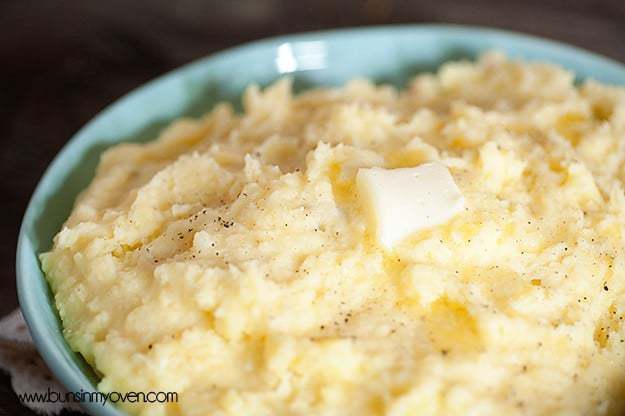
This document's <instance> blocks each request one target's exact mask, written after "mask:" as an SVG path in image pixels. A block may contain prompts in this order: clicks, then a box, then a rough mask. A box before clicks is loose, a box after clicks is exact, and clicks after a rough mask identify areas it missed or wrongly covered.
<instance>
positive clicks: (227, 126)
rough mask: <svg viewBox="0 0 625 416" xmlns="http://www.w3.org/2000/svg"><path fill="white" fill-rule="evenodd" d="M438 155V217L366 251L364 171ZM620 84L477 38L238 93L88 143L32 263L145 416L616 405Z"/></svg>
mask: <svg viewBox="0 0 625 416" xmlns="http://www.w3.org/2000/svg"><path fill="white" fill-rule="evenodd" d="M428 161H440V162H441V163H444V164H445V165H446V166H448V168H449V169H450V172H451V173H452V175H453V177H454V180H455V182H456V183H457V185H458V187H459V188H460V190H461V192H462V194H463V196H464V198H465V209H464V210H463V211H462V212H461V213H460V214H458V215H456V216H455V217H454V218H453V219H452V220H451V221H449V222H448V223H446V224H442V225H439V226H436V227H432V228H430V229H427V230H422V231H419V232H417V233H415V234H413V235H410V236H409V237H407V238H406V239H404V240H402V241H401V242H400V243H398V244H397V245H395V246H394V247H393V249H392V250H386V249H383V248H382V247H381V246H379V245H378V244H377V241H376V239H375V238H373V235H372V233H371V227H370V226H369V224H368V223H367V221H366V217H365V215H363V207H362V206H361V204H360V202H359V199H358V195H357V190H356V187H355V177H356V174H357V171H358V168H361V167H374V166H378V167H384V168H395V167H407V166H417V165H419V164H422V163H425V162H428ZM624 163H625V90H624V89H622V88H617V87H610V86H605V85H601V84H599V83H596V82H593V81H587V82H584V83H582V84H580V85H576V84H575V83H574V76H573V74H571V73H569V72H567V71H565V70H563V69H561V68H558V67H555V66H551V65H547V64H541V63H520V62H515V61H511V60H508V59H507V58H505V57H503V56H501V55H498V54H488V55H485V56H484V57H482V58H481V59H480V60H478V61H477V62H476V63H470V62H455V63H449V64H446V65H444V66H442V67H441V69H440V70H439V72H438V73H437V74H435V75H432V74H426V75H419V76H417V77H416V78H415V79H414V80H413V81H412V82H411V83H410V84H409V85H408V86H407V87H406V89H405V90H403V91H397V90H395V89H393V88H391V87H389V86H376V85H373V84H372V83H370V82H368V81H365V80H355V81H352V82H350V83H348V84H347V85H345V86H344V87H342V88H338V89H318V90H311V91H308V92H305V93H303V94H301V95H298V96H296V97H294V96H293V95H292V93H291V90H290V84H289V81H288V80H284V81H280V82H278V83H277V84H275V85H273V86H271V87H269V88H267V89H266V90H264V91H261V90H259V89H258V88H256V87H250V88H249V89H248V90H247V92H246V93H245V96H244V112H243V113H242V114H236V113H235V112H233V110H232V109H231V108H230V107H229V106H228V105H225V104H223V105H219V106H217V107H216V108H215V109H214V111H212V112H211V113H210V114H208V115H206V116H205V117H203V118H201V119H198V120H179V121H177V122H175V123H173V124H172V125H171V126H170V127H168V128H167V129H166V130H165V131H164V132H163V133H162V135H161V136H160V137H159V138H158V139H157V140H154V141H152V142H149V143H146V144H121V145H118V146H115V147H113V148H111V149H110V150H108V151H107V152H106V153H105V154H104V155H103V156H102V159H101V163H100V165H99V168H98V170H97V175H96V177H95V179H94V180H93V182H92V183H91V185H90V186H89V187H88V188H87V189H86V190H85V191H84V192H83V194H82V195H81V196H80V198H79V199H78V201H77V202H76V205H75V208H74V210H73V212H72V214H71V216H70V217H69V219H68V220H67V222H66V224H65V225H64V227H63V229H62V230H61V231H60V232H59V234H58V235H57V236H56V238H55V240H54V247H53V249H52V250H51V251H50V252H48V253H45V254H43V255H42V256H41V260H42V264H43V269H44V270H45V272H46V274H47V277H48V279H49V282H50V285H51V287H52V290H53V292H54V295H55V300H56V305H57V307H58V309H59V312H60V315H61V318H62V321H63V326H64V333H65V337H66V338H67V340H68V342H69V344H70V345H71V347H72V348H73V349H75V350H76V351H78V352H79V353H80V354H82V355H83V356H84V357H85V358H86V359H87V361H88V362H89V363H90V364H91V365H92V366H93V367H94V368H95V369H97V371H98V372H99V373H100V374H101V375H102V380H101V382H100V384H99V388H100V389H101V390H103V391H113V390H115V391H122V392H123V391H176V392H178V393H179V401H178V403H170V404H142V403H138V404H133V405H125V406H124V408H125V409H126V410H128V411H129V412H131V413H133V414H140V415H193V416H195V415H313V414H314V415H382V414H387V415H392V416H399V415H402V416H404V415H482V416H483V415H502V414H506V415H617V414H622V412H624V411H625V342H624V340H625V326H624V324H623V317H624V316H625V297H624V293H625V250H624V248H623V247H625V196H624V192H623V181H624V180H625V168H624Z"/></svg>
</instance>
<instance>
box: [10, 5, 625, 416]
mask: <svg viewBox="0 0 625 416" xmlns="http://www.w3.org/2000/svg"><path fill="white" fill-rule="evenodd" d="M423 22H450V23H461V24H475V25H484V26H492V27H498V28H505V29H511V30H517V31H522V32H526V33H531V34H535V35H540V36H545V37H549V38H553V39H557V40H561V41H564V42H568V43H570V44H573V45H577V46H580V47H583V48H586V49H590V50H593V51H595V52H599V53H601V54H604V55H606V56H610V57H612V58H615V59H617V60H620V61H621V62H625V1H624V0H612V1H600V0H580V1H570V0H526V1H505V2H503V1H497V0H475V1H460V0H458V1H453V0H436V1H405V0H404V1H399V0H395V1H393V0H357V1H356V0H349V1H342V2H335V1H323V0H305V1H299V2H298V1H289V0H237V1H229V2H226V1H223V2H218V1H199V0H153V1H147V0H136V1H122V0H107V1H105V2H104V1H103V2H99V1H89V0H85V1H63V0H54V1H53V0H40V1H34V0H3V1H2V2H0V35H1V36H0V57H1V65H0V75H1V76H0V122H1V124H0V126H3V127H2V128H1V130H0V131H1V133H0V195H4V196H2V199H3V202H2V209H1V212H2V216H0V227H1V228H2V229H3V230H4V232H3V233H2V236H1V237H0V261H1V262H2V263H3V264H5V267H4V268H3V269H2V271H0V315H4V314H6V313H8V312H10V311H11V310H13V309H14V308H16V307H17V298H16V294H15V267H14V262H15V246H16V241H17V234H18V228H19V224H20V221H21V218H22V215H23V212H24V209H25V207H26V204H27V202H28V199H29V197H30V194H31V193H32V191H33V189H34V187H35V185H36V183H37V181H38V180H39V177H40V176H41V174H42V173H43V170H44V169H45V167H46V166H47V165H48V163H50V161H51V160H52V158H53V157H54V155H55V154H56V153H57V152H58V150H59V149H60V148H61V147H62V146H63V144H64V143H65V142H66V141H67V139H68V138H69V137H70V136H71V135H72V134H73V133H74V132H76V131H77V130H78V129H79V128H80V127H81V126H82V125H83V124H85V123H86V122H87V121H88V120H89V119H91V118H92V117H93V116H94V115H95V114H96V113H98V112H99V111H100V110H101V109H102V108H103V107H105V106H106V105H107V104H109V103H111V102H112V101H114V100H115V99H116V98H118V97H120V96H121V95H123V94H124V93H126V92H128V91H130V90H132V89H133V88H135V87H137V86H139V85H141V84H143V83H144V82H145V81H147V80H149V79H151V78H154V77H155V76H157V75H159V74H162V73H164V72H167V71H169V70H171V69H173V68H176V67H178V66H180V65H182V64H184V63H187V62H189V61H191V60H193V59H196V58H198V57H201V56H203V55H206V54H209V53H211V52H214V51H217V50H220V49H224V48H227V47H229V46H232V45H237V44H240V43H243V42H247V41H249V40H253V39H259V38H263V37H267V36H273V35H277V34H285V33H292V32H301V31H309V30H318V29H325V28H333V27H344V26H362V25H376V24H389V23H423ZM33 414H34V413H32V412H31V411H29V410H27V409H26V408H24V407H22V406H21V405H20V404H19V402H18V400H17V398H16V396H15V394H13V392H12V390H11V387H10V381H9V378H8V376H7V375H6V374H2V373H0V415H33ZM65 414H66V415H67V414H71V413H67V412H66V413H65ZM73 414H77V413H73Z"/></svg>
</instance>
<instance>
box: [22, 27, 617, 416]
mask: <svg viewBox="0 0 625 416" xmlns="http://www.w3.org/2000/svg"><path fill="white" fill-rule="evenodd" d="M427 31H432V32H435V33H438V32H440V33H443V32H444V33H447V34H449V33H452V32H457V33H459V32H463V33H466V32H471V33H472V34H474V35H477V36H497V37H501V38H505V39H506V40H509V41H517V42H529V43H530V44H531V45H532V47H534V48H537V49H544V50H546V51H547V52H548V51H550V50H552V51H558V52H559V53H560V54H564V56H567V57H569V58H570V59H573V60H582V61H585V62H593V63H595V64H596V65H598V66H600V67H601V68H603V69H604V70H607V71H610V72H611V73H612V74H616V75H618V76H619V77H622V78H623V79H625V65H624V64H622V63H620V62H618V61H617V60H615V59H612V58H609V57H605V56H603V55H600V54H598V53H595V52H591V51H588V50H585V49H583V48H580V47H578V46H573V45H569V44H567V43H564V42H561V41H556V40H552V39H549V38H544V37H540V36H535V35H530V34H525V33H520V32H516V31H510V30H505V29H499V28H492V27H486V26H474V25H461V24H445V23H435V24H391V25H378V26H361V27H346V28H339V29H330V30H319V31H309V32H300V33H295V34H286V35H280V36H273V37H268V38H263V39H260V40H255V41H251V42H246V43H243V44H241V45H238V46H234V47H230V48H227V49H224V50H221V51H217V52H215V53H210V54H208V55H205V56H203V57H201V58H198V59H195V60H193V61H191V62H189V63H186V64H184V65H182V66H180V67H177V68H175V69H173V70H171V71H168V72H166V73H164V74H162V75H159V76H157V77H155V78H152V79H151V80H149V81H147V82H145V83H143V84H141V85H140V86H138V87H136V88H133V89H132V90H130V91H129V92H127V93H125V94H123V95H122V96H121V97H119V98H117V99H115V100H114V101H113V102H112V103H110V104H108V105H107V106H105V107H104V108H103V109H102V110H100V111H99V112H98V113H97V114H96V115H95V116H94V117H93V118H91V119H90V120H89V121H88V122H87V123H86V124H85V125H83V126H82V127H81V128H80V129H79V130H78V131H77V132H76V133H74V134H73V135H72V136H71V138H70V139H69V140H68V141H67V142H66V143H65V144H64V145H63V147H62V148H61V150H60V151H59V152H58V153H57V154H56V155H55V156H54V158H53V159H52V161H51V162H50V163H49V164H48V166H47V167H46V169H45V170H44V173H43V174H42V176H41V178H40V179H39V181H38V183H37V185H36V187H35V190H34V192H33V193H32V194H31V197H30V199H29V201H28V204H27V208H26V210H25V213H24V216H23V217H22V221H21V224H20V229H19V236H18V241H17V250H16V264H15V266H16V267H15V270H16V282H17V294H18V300H19V306H20V308H21V311H22V314H23V316H24V318H25V321H26V324H27V326H28V328H29V331H30V334H31V336H32V339H33V341H34V343H35V346H36V347H37V350H38V352H39V354H40V355H41V356H42V358H43V360H44V361H45V363H46V364H47V366H48V367H49V369H50V370H51V371H52V373H53V374H54V375H55V377H56V378H57V379H58V380H59V381H60V382H61V384H62V385H63V386H64V387H65V388H66V389H67V390H68V391H70V392H72V391H80V390H81V389H82V390H85V391H90V390H91V386H89V385H87V384H85V380H86V379H85V375H84V374H82V373H80V374H77V372H76V371H75V370H74V369H72V368H70V367H69V366H68V365H66V363H64V362H62V361H61V360H59V358H60V354H61V352H60V351H59V350H58V348H56V347H54V345H53V344H51V343H49V342H48V340H47V339H45V337H44V334H43V328H44V327H45V322H44V318H43V316H42V315H40V313H39V311H38V308H37V307H36V304H37V297H38V296H39V294H37V293H34V290H33V289H36V287H33V285H35V284H36V283H34V282H35V280H33V279H39V277H38V276H31V277H29V276H30V275H31V273H29V268H30V267H32V266H29V264H28V262H27V261H26V255H27V253H28V252H30V253H32V252H33V251H34V250H33V249H32V247H31V246H30V244H28V242H27V239H28V237H27V231H26V228H27V227H28V226H30V225H31V224H34V222H35V220H36V219H37V218H38V216H37V212H36V211H37V210H36V208H35V206H36V204H37V203H38V201H39V200H40V199H41V198H42V197H43V196H44V193H45V189H46V188H47V187H48V184H49V183H50V181H51V178H52V177H53V176H54V174H55V171H56V170H57V168H58V167H59V165H60V164H61V163H63V161H64V160H65V159H66V158H67V157H68V155H69V154H70V153H71V150H72V148H74V147H75V146H76V144H77V143H79V142H82V141H89V137H88V136H87V135H86V132H87V131H88V130H89V129H90V128H91V127H92V126H93V125H94V124H95V123H97V122H98V121H99V120H101V119H105V118H107V117H108V116H109V113H111V112H112V111H113V110H114V109H115V108H116V107H118V106H121V105H123V104H124V103H125V102H127V101H128V100H130V99H131V98H132V97H134V96H137V95H140V94H141V93H142V92H143V91H145V90H148V89H150V88H152V87H153V86H154V85H155V84H157V83H159V82H162V81H163V80H165V79H168V78H175V77H177V76H179V74H181V73H183V72H187V71H191V70H193V68H195V67H200V66H203V65H206V64H208V63H209V62H211V61H217V60H220V59H228V58H231V57H236V55H239V54H245V53H246V52H249V51H251V50H254V49H257V48H274V49H275V48H276V47H277V46H279V45H281V44H283V43H286V42H289V43H296V42H302V41H310V40H315V41H322V42H336V41H340V40H342V39H349V38H354V37H358V36H361V35H364V34H367V35H374V34H382V33H384V34H389V33H390V34H391V36H396V35H397V34H399V33H404V32H405V33H415V34H416V33H418V32H427ZM391 32H392V33H391ZM617 85H620V84H617ZM33 226H34V225H33ZM34 254H35V256H37V257H38V255H39V254H40V253H36V252H35V253H34ZM38 266H39V268H40V269H41V264H40V263H39V264H38ZM42 273H43V272H42ZM43 280H44V282H43V285H44V287H48V283H47V281H45V278H44V279H43ZM51 306H52V308H53V309H56V308H55V306H54V305H51ZM53 312H54V311H53ZM56 314H57V315H58V311H56ZM62 342H66V341H65V339H63V340H62ZM70 349H71V348H70ZM80 405H81V407H82V408H83V409H84V410H85V411H87V412H88V413H89V414H95V415H105V416H120V415H123V414H125V413H124V412H123V410H121V409H118V408H116V407H114V406H111V405H110V404H109V405H106V406H102V405H101V404H98V403H91V402H85V403H81V404H80Z"/></svg>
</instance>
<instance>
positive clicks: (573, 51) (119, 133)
mask: <svg viewBox="0 0 625 416" xmlns="http://www.w3.org/2000/svg"><path fill="white" fill-rule="evenodd" d="M493 48H494V49H499V50H502V51H504V52H505V53H507V54H508V55H509V56H511V57H514V58H522V59H525V60H540V61H547V62H553V63H556V64H559V65H562V66H564V67H566V68H568V69H570V70H572V71H573V72H574V73H575V74H576V76H577V79H578V80H583V79H586V78H593V79H596V80H598V81H601V82H604V83H609V84H620V85H625V66H623V65H621V64H620V63H618V62H614V61H611V60H609V59H606V58H603V57H601V56H598V55H595V54H593V53H590V52H586V51H583V50H581V49H577V48H574V47H571V46H567V45H564V44H561V43H557V42H553V41H548V40H543V39H539V38H535V37H531V36H526V35H520V34H515V33H509V32H504V31H500V30H492V29H485V28H475V27H464V26H449V25H411V26H386V27H372V28H361V29H346V30H334V31H327V32H316V33H306V34H299V35H291V36H283V37H277V38H272V39H267V40H261V41H258V42H253V43H250V44H247V45H243V46H240V47H236V48H233V49H229V50H227V51H224V52H220V53H217V54H215V55H211V56H209V57H207V58H204V59H200V60H199V61H197V62H194V63H191V64H189V65H186V66H184V67H182V68H180V69H177V70H175V71H173V72H170V73H169V74H167V75H164V76H162V77H160V78H158V79H156V80H154V81H151V82H149V83H147V84H146V85H144V86H142V87H140V88H138V89H137V90H135V91H133V92H131V93H130V94H128V95H127V96H125V97H123V98H121V99H120V100H118V101H117V102H115V103H114V104H113V105H111V106H109V107H108V108H107V109H105V110H104V111H102V112H101V113H100V114H99V115H98V116H97V117H95V118H94V119H93V120H92V121H91V122H89V123H88V124H87V125H86V126H85V127H83V128H82V129H81V130H80V131H79V132H78V133H76V135H75V136H74V137H72V139H71V140H70V141H69V142H68V143H67V145H66V146H65V147H64V148H63V150H61V152H60V153H59V154H58V156H57V157H56V158H55V159H54V161H53V162H52V163H51V164H50V166H49V167H48V169H47V170H46V172H45V174H44V175H43V178H42V179H41V181H40V182H39V185H38V186H37V189H36V190H35V193H34V194H33V196H32V199H31V200H30V203H29V205H28V208H27V210H26V214H25V215H24V219H23V221H22V227H21V230H20V236H19V242H18V246H17V287H18V293H19V301H20V305H21V308H22V312H23V313H24V316H25V318H26V321H27V323H28V327H29V328H30V332H31V334H32V337H33V339H34V341H35V343H36V345H37V348H38V349H39V352H40V353H41V355H42V356H43V358H44V360H45V361H46V363H47V364H48V366H49V367H50V369H51V370H52V371H53V372H54V374H55V375H56V376H57V377H58V379H59V380H60V381H61V383H63V385H64V386H65V387H66V388H67V389H68V390H69V391H80V390H81V389H82V390H84V391H93V390H95V389H96V384H97V381H98V378H97V376H96V374H95V373H94V372H93V370H92V369H91V368H90V367H89V366H88V365H87V364H86V363H85V361H84V360H83V359H82V358H81V357H80V356H79V355H78V354H76V353H74V352H73V351H71V350H70V348H69V347H68V345H67V343H66V342H65V340H64V338H63V335H62V330H61V324H60V321H59V317H58V314H57V311H56V309H55V306H54V302H53V298H52V295H51V293H50V289H49V288H48V285H47V283H46V281H45V279H44V276H43V273H42V271H41V268H40V264H39V260H38V258H37V256H38V254H39V253H41V252H42V251H46V250H48V249H49V248H50V247H51V244H52V237H53V236H54V235H55V234H56V233H57V232H58V231H59V229H60V228H61V226H62V224H63V222H64V221H65V219H66V218H67V216H68V215H69V213H70V211H71V208H72V205H73V203H74V200H75V198H76V195H77V194H78V193H79V192H80V191H81V190H82V189H83V188H85V187H86V186H87V184H88V183H89V181H90V180H91V178H92V177H93V174H94V169H95V167H96V164H97V162H98V158H99V155H100V153H101V152H102V150H103V149H105V148H107V147H109V146H112V145H114V144H116V143H119V142H125V141H133V142H140V141H146V140H150V139H153V138H155V137H156V135H157V134H158V131H159V130H160V129H161V128H163V126H165V125H166V124H167V123H169V122H170V121H171V120H172V119H174V118H176V117H180V116H198V115H200V114H202V113H204V112H206V111H209V110H210V109H211V107H212V106H213V105H214V104H215V103H217V102H219V101H224V100H225V101H229V102H231V103H233V104H234V105H235V107H236V108H240V103H239V97H240V94H241V93H242V91H243V90H244V88H245V87H246V86H247V85H249V84H250V83H256V84H260V85H267V84H269V83H271V82H273V81H275V80H276V79H278V78H279V77H281V76H285V75H289V76H291V77H292V78H293V80H294V85H295V89H296V91H298V90H303V89H306V88H312V87H317V86H327V85H339V84H342V83H344V82H346V81H347V80H349V79H351V78H354V77H367V78H370V79H373V80H375V81H376V82H385V83H391V84H393V85H396V86H402V85H403V84H405V82H406V81H407V80H408V79H409V78H410V77H412V76H413V75H414V74H415V73H418V72H423V71H433V70H435V69H436V68H437V67H438V66H439V65H440V64H441V63H443V62H445V61H448V60H451V59H459V58H475V57H476V55H478V54H480V53H481V52H484V51H486V50H488V49H493ZM83 407H84V409H85V410H86V411H88V412H89V413H91V414H93V415H102V416H114V415H115V416H119V415H122V414H123V413H122V412H121V411H120V410H117V409H116V408H115V407H114V406H112V405H110V404H107V405H101V404H99V403H83Z"/></svg>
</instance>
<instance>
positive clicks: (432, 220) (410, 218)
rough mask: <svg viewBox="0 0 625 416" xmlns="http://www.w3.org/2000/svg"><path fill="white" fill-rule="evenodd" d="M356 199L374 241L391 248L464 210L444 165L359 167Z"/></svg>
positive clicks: (452, 180)
mask: <svg viewBox="0 0 625 416" xmlns="http://www.w3.org/2000/svg"><path fill="white" fill-rule="evenodd" d="M356 183H357V187H358V196H359V198H360V201H361V203H362V204H363V206H364V208H365V210H366V212H367V214H368V216H369V220H370V223H371V224H372V225H373V227H374V229H375V233H376V238H377V239H378V241H379V242H380V244H381V245H383V246H384V247H386V248H388V249H390V248H392V247H393V246H394V245H395V244H396V243H398V242H399V241H400V240H403V239H404V238H406V237H408V236H409V235H410V234H413V233H415V232H416V231H419V230H423V229H426V228H430V227H433V226H435V225H440V224H443V223H445V222H447V221H449V220H450V219H451V218H452V217H453V216H454V215H456V214H458V213H459V212H460V211H462V209H463V208H464V197H463V196H462V194H461V193H460V189H458V186H457V185H456V183H455V182H454V178H453V177H452V176H451V173H449V170H448V169H447V167H446V166H445V165H443V164H442V163H439V162H430V163H425V164H423V165H420V166H417V167H414V168H399V169H383V168H361V169H359V170H358V174H357V176H356Z"/></svg>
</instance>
